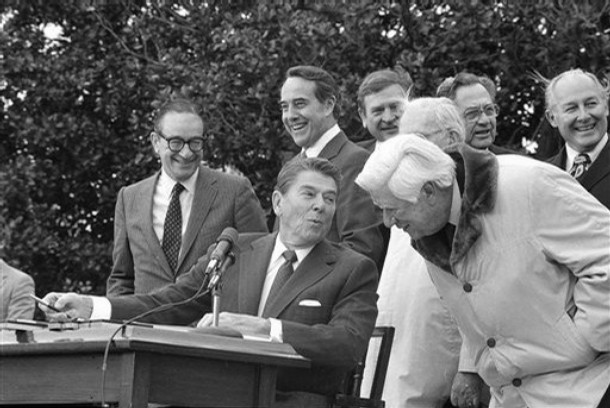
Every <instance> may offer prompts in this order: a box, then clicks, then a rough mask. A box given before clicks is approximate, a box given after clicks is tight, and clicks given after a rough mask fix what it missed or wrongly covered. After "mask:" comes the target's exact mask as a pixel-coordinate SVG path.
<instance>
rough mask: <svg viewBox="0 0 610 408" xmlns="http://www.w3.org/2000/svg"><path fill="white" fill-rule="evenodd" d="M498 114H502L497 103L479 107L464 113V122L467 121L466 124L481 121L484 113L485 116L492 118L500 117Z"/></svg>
mask: <svg viewBox="0 0 610 408" xmlns="http://www.w3.org/2000/svg"><path fill="white" fill-rule="evenodd" d="M498 112H500V108H499V107H498V105H496V104H495V103H490V104H487V105H479V106H475V107H473V108H468V109H466V110H465V111H464V120H466V122H476V121H477V120H479V118H480V117H481V114H482V113H484V114H485V116H487V117H490V118H492V117H496V116H498Z"/></svg>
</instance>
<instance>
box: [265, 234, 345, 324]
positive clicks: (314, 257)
mask: <svg viewBox="0 0 610 408" xmlns="http://www.w3.org/2000/svg"><path fill="white" fill-rule="evenodd" d="M336 261H337V256H336V254H335V250H334V249H333V247H332V246H331V245H330V244H329V243H328V242H327V241H322V242H320V243H319V244H318V245H316V246H315V247H314V249H312V250H311V252H310V253H309V255H307V257H306V258H305V259H304V260H303V261H302V262H301V263H300V264H299V267H298V268H297V269H296V271H294V274H293V275H292V277H290V279H288V281H287V282H286V284H285V285H284V287H283V288H282V294H281V296H279V297H278V298H276V300H275V302H273V304H270V305H268V308H267V310H266V315H265V316H263V317H274V318H277V317H278V316H279V315H280V313H282V311H283V310H284V309H285V308H286V307H287V306H288V305H289V304H290V303H291V302H292V301H293V300H294V299H295V298H296V297H297V296H298V295H299V293H301V292H302V291H303V290H305V289H306V288H308V287H310V286H311V285H313V284H314V283H316V282H318V281H319V280H320V279H322V278H324V277H325V276H326V275H328V274H329V273H331V272H332V270H333V265H334V264H335V262H336Z"/></svg>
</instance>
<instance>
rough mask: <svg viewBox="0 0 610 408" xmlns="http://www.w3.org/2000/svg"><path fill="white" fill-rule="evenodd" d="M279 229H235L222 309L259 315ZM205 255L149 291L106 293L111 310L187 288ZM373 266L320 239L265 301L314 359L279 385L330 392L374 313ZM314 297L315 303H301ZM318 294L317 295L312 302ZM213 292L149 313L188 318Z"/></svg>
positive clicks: (124, 310)
mask: <svg viewBox="0 0 610 408" xmlns="http://www.w3.org/2000/svg"><path fill="white" fill-rule="evenodd" d="M276 237H277V233H273V234H240V237H239V240H238V244H237V248H235V249H234V252H235V256H236V261H235V264H234V265H233V266H232V267H230V268H229V269H228V270H227V272H226V273H225V274H224V278H223V286H222V288H223V290H222V297H221V303H220V310H221V311H229V312H235V313H243V314H249V315H257V313H258V306H259V302H260V295H261V291H262V288H263V284H264V281H265V277H266V273H267V268H268V266H269V262H270V257H271V252H272V250H273V247H274V243H275V239H276ZM207 262H208V257H207V256H206V257H203V258H202V259H201V260H200V262H198V263H197V265H196V266H195V267H194V268H193V269H192V270H191V272H190V273H188V274H186V275H183V276H182V277H181V278H180V279H178V281H177V282H176V283H175V284H173V285H170V286H167V287H165V288H163V289H161V290H160V291H157V292H155V293H152V294H149V295H136V296H121V297H116V298H109V300H110V303H111V304H112V318H113V319H126V318H130V317H133V316H135V315H137V314H139V313H142V312H144V311H146V310H149V309H152V308H153V307H155V306H158V305H161V304H167V303H169V302H176V301H180V300H184V299H186V298H188V297H190V296H192V295H193V294H194V293H195V292H196V291H197V289H198V288H199V287H201V285H202V283H203V281H204V273H203V271H204V269H205V266H206V265H207ZM376 287H377V271H376V269H375V265H374V263H373V262H372V261H371V260H370V259H368V258H367V257H365V256H363V255H361V254H358V253H356V252H354V251H352V250H351V249H349V248H346V247H345V246H343V245H340V244H336V243H331V242H329V241H327V240H324V241H322V242H320V243H319V244H317V245H316V246H315V247H314V248H313V249H312V251H311V252H310V253H309V255H308V256H307V257H306V258H305V259H303V260H302V261H301V263H300V264H299V266H298V268H297V269H296V271H295V272H294V274H293V275H292V277H291V278H290V279H289V280H288V281H287V283H286V286H284V287H283V288H282V295H281V296H280V297H278V298H276V301H275V302H274V303H273V304H271V305H269V308H268V310H266V313H267V316H265V317H272V318H276V319H280V320H281V322H282V327H283V340H284V342H285V343H288V344H290V345H291V346H292V347H294V349H295V350H296V351H297V352H298V353H299V354H301V355H303V356H304V357H307V358H309V359H311V360H312V367H311V368H310V369H282V370H281V372H280V373H279V374H278V390H280V391H305V392H311V393H317V394H324V395H333V394H335V393H336V392H338V391H339V390H340V386H341V383H342V381H343V380H344V378H345V374H346V373H347V372H348V371H349V369H350V368H352V367H354V365H355V364H356V363H357V361H358V360H359V358H360V357H361V356H362V355H363V353H364V352H365V350H366V348H367V346H368V341H369V337H370V335H371V333H372V330H373V328H374V326H375V318H376V316H377V306H376V301H377V294H376V293H375V289H376ZM305 300H309V302H306V303H310V304H311V303H319V306H310V305H307V304H303V301H305ZM316 301H317V302H316ZM210 303H211V300H210V296H205V297H202V298H200V300H199V301H193V302H191V303H189V304H187V305H184V306H179V307H176V308H173V309H171V310H169V311H166V312H163V313H159V314H155V315H152V316H150V317H148V318H147V320H148V321H151V322H154V323H162V324H188V323H190V322H192V321H194V320H195V319H198V318H200V317H202V316H203V314H204V313H206V312H211V310H212V307H211V304H210Z"/></svg>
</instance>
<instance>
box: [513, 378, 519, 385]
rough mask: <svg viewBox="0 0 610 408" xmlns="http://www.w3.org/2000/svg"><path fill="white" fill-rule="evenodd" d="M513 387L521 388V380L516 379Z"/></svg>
mask: <svg viewBox="0 0 610 408" xmlns="http://www.w3.org/2000/svg"><path fill="white" fill-rule="evenodd" d="M513 385H514V386H515V387H520V386H521V378H515V379H514V380H513Z"/></svg>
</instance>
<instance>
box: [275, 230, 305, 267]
mask: <svg viewBox="0 0 610 408" xmlns="http://www.w3.org/2000/svg"><path fill="white" fill-rule="evenodd" d="M314 246H315V245H312V246H310V247H307V248H299V249H295V250H294V252H295V253H296V254H297V261H296V263H297V264H300V263H301V261H302V260H303V259H305V257H306V256H307V255H309V253H310V252H311V250H312V249H313V247H314ZM287 249H288V248H287V247H286V245H284V243H283V242H282V240H281V239H280V235H279V234H278V235H277V238H276V240H275V246H274V247H273V252H272V253H271V262H273V261H275V260H277V259H279V258H280V257H281V256H282V254H283V253H284V251H286V250H287ZM295 269H296V268H295Z"/></svg>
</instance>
